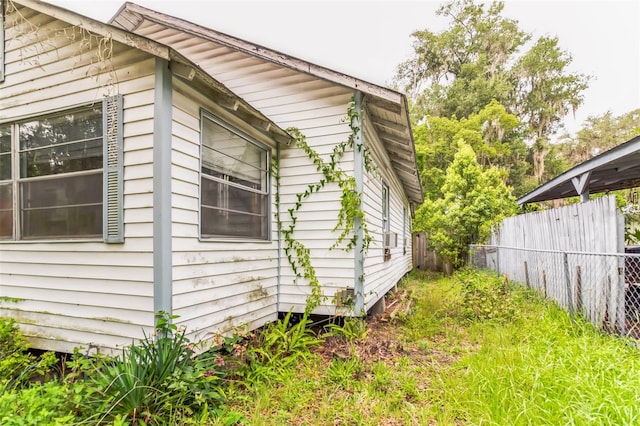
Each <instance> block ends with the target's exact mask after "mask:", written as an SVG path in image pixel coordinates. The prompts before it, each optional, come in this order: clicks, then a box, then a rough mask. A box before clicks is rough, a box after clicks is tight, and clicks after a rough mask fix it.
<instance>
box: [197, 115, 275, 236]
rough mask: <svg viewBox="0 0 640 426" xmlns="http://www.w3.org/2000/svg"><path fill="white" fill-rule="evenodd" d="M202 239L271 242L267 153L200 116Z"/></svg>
mask: <svg viewBox="0 0 640 426" xmlns="http://www.w3.org/2000/svg"><path fill="white" fill-rule="evenodd" d="M201 137H202V155H201V157H202V160H201V161H202V164H201V174H200V234H201V236H202V237H204V238H250V239H260V240H267V239H269V166H268V165H269V150H268V148H266V147H265V146H263V145H261V144H259V143H258V142H256V141H253V140H252V139H250V138H249V137H248V136H246V135H244V134H241V133H240V132H239V131H237V130H235V129H232V128H231V127H229V126H227V125H225V124H224V123H222V122H221V121H219V120H218V119H216V118H214V117H213V116H211V115H209V114H207V113H203V114H202V136H201Z"/></svg>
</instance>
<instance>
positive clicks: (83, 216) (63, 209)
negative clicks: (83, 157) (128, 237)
mask: <svg viewBox="0 0 640 426" xmlns="http://www.w3.org/2000/svg"><path fill="white" fill-rule="evenodd" d="M20 195H21V197H20V200H21V212H22V237H23V238H38V237H60V236H65V237H95V236H100V235H102V173H93V174H89V175H79V176H72V177H58V178H52V179H45V180H37V181H32V182H23V183H21V184H20Z"/></svg>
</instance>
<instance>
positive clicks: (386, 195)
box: [382, 183, 390, 233]
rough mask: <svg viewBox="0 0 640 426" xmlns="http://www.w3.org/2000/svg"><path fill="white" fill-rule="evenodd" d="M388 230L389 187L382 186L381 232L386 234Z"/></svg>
mask: <svg viewBox="0 0 640 426" xmlns="http://www.w3.org/2000/svg"><path fill="white" fill-rule="evenodd" d="M389 230H390V223H389V187H388V186H387V185H385V184H384V183H383V184H382V232H383V233H388V232H389Z"/></svg>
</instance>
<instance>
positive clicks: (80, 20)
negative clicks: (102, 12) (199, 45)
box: [13, 0, 170, 60]
mask: <svg viewBox="0 0 640 426" xmlns="http://www.w3.org/2000/svg"><path fill="white" fill-rule="evenodd" d="M13 2H14V3H15V4H19V5H21V6H24V7H28V8H29V9H33V10H35V11H36V12H40V13H44V14H47V15H50V16H52V17H54V18H56V19H60V20H61V21H65V22H67V23H69V24H71V25H76V26H79V27H81V28H84V29H86V30H87V31H90V32H93V33H96V34H100V35H102V36H103V37H111V38H112V39H113V40H114V41H117V42H119V43H122V44H125V45H127V46H129V47H134V48H136V49H140V50H142V51H144V52H147V53H149V54H151V55H154V56H157V57H160V58H162V59H166V60H169V59H170V55H169V47H167V46H165V45H163V44H160V43H158V42H155V41H153V40H151V39H148V38H146V37H142V36H139V35H137V34H133V33H130V32H129V31H127V30H124V29H122V28H120V27H116V26H113V25H111V24H105V23H103V22H100V21H97V20H95V19H93V18H89V17H87V16H84V15H80V14H79V13H76V12H73V11H71V10H69V9H65V8H63V7H60V6H56V5H53V4H49V3H45V2H42V1H40V0H13Z"/></svg>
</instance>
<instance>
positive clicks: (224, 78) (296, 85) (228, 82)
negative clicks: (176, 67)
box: [136, 22, 354, 314]
mask: <svg viewBox="0 0 640 426" xmlns="http://www.w3.org/2000/svg"><path fill="white" fill-rule="evenodd" d="M136 33H138V34H141V35H144V36H148V37H150V38H152V39H154V40H157V41H159V42H160V43H164V44H167V45H169V46H172V47H174V48H175V49H176V50H178V51H179V52H181V53H182V54H184V55H185V56H187V57H188V58H190V59H191V60H193V61H194V62H195V63H196V64H198V65H199V66H200V67H202V68H203V69H205V70H206V71H207V72H209V73H210V74H211V75H212V76H213V77H214V78H216V79H217V80H218V81H220V82H221V83H223V84H224V85H225V86H227V87H228V88H229V89H231V90H232V91H233V92H234V93H236V94H237V95H239V96H240V97H242V98H243V99H245V100H246V101H247V102H249V103H250V104H251V105H252V106H253V107H255V108H256V109H258V110H259V111H260V112H262V113H263V114H264V115H265V116H267V117H269V118H270V119H271V120H273V121H274V122H275V123H276V124H278V125H279V126H280V127H282V128H285V129H286V128H288V127H296V128H298V129H299V130H300V131H301V132H302V133H303V134H304V135H305V136H306V137H307V142H308V143H309V144H310V145H311V146H312V147H313V148H314V149H315V150H316V151H317V152H319V153H320V154H321V155H322V156H323V157H325V158H327V159H328V155H329V154H330V153H331V151H332V150H333V147H334V146H335V145H336V144H338V143H340V142H342V141H345V140H346V139H347V137H348V135H349V131H350V130H349V127H348V126H347V124H345V123H344V122H342V119H343V118H344V117H345V116H346V113H347V105H348V102H349V100H350V99H351V96H352V92H351V90H349V89H345V88H342V87H339V86H336V85H335V84H332V83H328V82H326V81H323V80H320V79H318V78H316V77H313V76H310V75H306V74H303V73H300V72H297V71H292V70H289V69H286V68H283V67H281V66H277V65H275V64H272V63H269V62H266V61H264V60H261V59H258V58H255V57H253V56H250V55H246V54H243V53H240V52H237V51H235V50H233V49H231V48H228V47H224V46H221V45H219V44H216V43H213V42H210V41H206V40H202V41H201V42H200V43H193V36H192V35H189V34H184V33H180V32H178V31H176V30H172V29H166V28H164V27H163V26H162V25H159V24H155V23H151V22H145V23H143V24H142V25H141V26H140V27H138V28H137V29H136ZM342 168H343V169H344V170H345V171H347V172H348V173H352V172H353V158H352V155H351V154H349V155H348V156H346V157H345V159H344V161H343V163H342ZM280 174H281V190H280V194H281V203H282V207H281V211H282V212H284V213H285V215H283V219H284V218H286V217H287V215H288V214H287V210H288V209H289V208H291V207H292V206H293V205H294V203H295V200H296V194H299V193H302V192H304V191H305V189H306V188H307V187H308V185H309V184H315V183H317V182H318V181H319V179H320V178H321V175H320V174H319V173H318V172H317V171H316V169H315V166H313V165H312V164H311V162H310V160H309V159H308V157H307V156H306V154H304V152H302V151H301V150H299V149H293V148H289V149H286V147H285V148H284V149H283V150H282V152H281V161H280ZM339 200H340V191H339V189H338V188H336V187H331V186H327V187H325V188H324V189H323V190H322V191H321V192H320V193H318V194H313V195H312V196H311V197H310V198H309V199H307V200H306V201H305V202H304V203H303V207H302V209H301V211H300V212H299V214H298V222H297V225H296V232H295V235H294V236H295V238H296V239H297V240H299V241H301V242H302V243H304V244H305V245H306V246H307V247H308V248H310V249H311V250H312V254H311V255H312V259H311V261H312V264H313V265H314V266H315V269H316V273H317V275H318V277H319V279H320V283H321V284H322V286H323V291H324V294H325V296H327V298H328V299H327V301H326V304H325V305H324V306H322V307H320V308H319V309H318V310H317V311H316V312H317V313H325V314H332V313H334V311H335V309H334V308H333V307H332V306H330V304H331V299H332V297H333V296H334V293H335V291H336V290H337V289H341V288H345V287H353V286H354V271H353V268H354V259H353V253H348V254H347V253H345V252H344V251H341V250H331V251H330V250H328V249H329V247H331V245H333V243H334V242H335V239H336V238H337V236H338V235H339V233H335V232H332V229H333V228H334V226H335V224H336V218H337V214H338V211H339V208H340V206H339ZM298 281H300V282H298V283H296V280H295V276H294V274H293V272H292V270H291V268H290V267H289V265H288V262H287V260H286V257H284V256H283V259H282V276H281V287H280V307H279V309H280V311H288V310H289V309H294V310H295V311H297V312H302V311H303V310H304V307H305V300H306V297H307V295H308V294H309V293H310V289H309V288H308V286H306V285H304V283H303V282H301V281H302V280H298Z"/></svg>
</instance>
